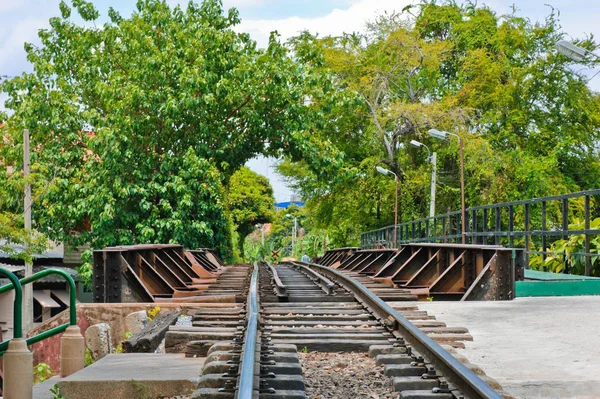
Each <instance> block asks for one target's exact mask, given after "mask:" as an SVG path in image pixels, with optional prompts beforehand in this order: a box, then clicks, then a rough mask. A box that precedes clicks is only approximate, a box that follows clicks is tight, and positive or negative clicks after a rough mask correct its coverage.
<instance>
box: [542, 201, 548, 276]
mask: <svg viewBox="0 0 600 399" xmlns="http://www.w3.org/2000/svg"><path fill="white" fill-rule="evenodd" d="M547 249H548V245H547V243H546V201H542V259H543V260H546V250H547ZM543 270H544V271H546V269H545V267H544V268H543Z"/></svg>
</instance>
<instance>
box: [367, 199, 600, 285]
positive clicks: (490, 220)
mask: <svg viewBox="0 0 600 399" xmlns="http://www.w3.org/2000/svg"><path fill="white" fill-rule="evenodd" d="M465 214H466V219H467V220H466V221H467V223H466V226H467V228H466V231H465V232H464V234H465V236H466V242H467V243H470V244H483V245H486V244H487V245H504V246H507V247H511V248H524V249H525V264H526V265H529V264H530V261H533V262H538V263H539V262H540V261H541V262H542V267H543V264H544V262H545V261H546V259H547V258H548V257H550V256H551V257H552V258H553V259H556V258H557V257H559V258H560V259H561V262H562V265H563V267H560V268H559V269H560V270H559V271H561V272H564V273H575V274H584V275H586V276H589V275H591V274H598V273H599V272H600V259H599V257H600V255H599V254H598V252H597V251H598V249H600V241H597V240H598V235H599V234H600V220H598V221H595V220H594V219H595V218H598V217H599V216H600V189H596V190H589V191H582V192H577V193H571V194H564V195H556V196H550V197H542V198H534V199H529V200H521V201H512V202H505V203H501V204H494V205H484V206H474V207H470V208H467V209H466V212H465ZM461 216H462V212H461V211H453V212H448V213H445V214H442V215H437V216H434V217H430V218H424V219H417V220H413V221H411V222H405V223H401V224H399V225H396V226H387V227H383V228H380V229H377V230H372V231H369V232H366V233H363V234H361V248H363V249H376V248H393V247H395V246H399V245H402V244H406V243H416V242H445V243H451V242H456V243H460V242H461V241H462V234H463V232H462V231H461V223H462V220H461ZM394 228H395V229H396V231H397V243H396V245H394V242H393V237H394ZM558 240H569V242H568V243H565V242H564V241H561V242H557V241H558ZM553 243H554V244H555V245H554V246H553ZM557 244H560V245H557ZM596 263H598V265H596Z"/></svg>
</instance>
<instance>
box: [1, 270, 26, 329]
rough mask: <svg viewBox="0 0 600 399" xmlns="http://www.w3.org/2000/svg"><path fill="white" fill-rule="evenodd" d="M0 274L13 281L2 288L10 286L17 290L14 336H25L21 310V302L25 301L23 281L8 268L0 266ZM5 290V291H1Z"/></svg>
mask: <svg viewBox="0 0 600 399" xmlns="http://www.w3.org/2000/svg"><path fill="white" fill-rule="evenodd" d="M0 275H2V276H4V277H6V278H8V279H9V280H10V281H11V284H7V285H4V286H2V287H0V290H1V289H2V288H4V287H10V289H13V288H14V290H15V303H14V305H13V337H15V338H22V337H23V324H22V311H21V303H22V302H23V289H22V288H21V282H20V281H19V279H18V278H17V276H15V274H14V273H13V272H10V271H8V270H6V269H3V268H1V267H0ZM1 292H4V291H1Z"/></svg>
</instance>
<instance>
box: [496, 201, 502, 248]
mask: <svg viewBox="0 0 600 399" xmlns="http://www.w3.org/2000/svg"><path fill="white" fill-rule="evenodd" d="M494 210H495V211H496V222H495V223H494V224H495V225H494V228H495V230H496V237H495V242H496V245H500V234H499V233H500V224H501V223H502V219H500V207H498V206H497V207H496V208H494Z"/></svg>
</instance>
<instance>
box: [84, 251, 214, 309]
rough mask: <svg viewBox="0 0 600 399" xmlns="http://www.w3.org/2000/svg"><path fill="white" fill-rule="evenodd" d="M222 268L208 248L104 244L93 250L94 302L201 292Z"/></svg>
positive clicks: (156, 298)
mask: <svg viewBox="0 0 600 399" xmlns="http://www.w3.org/2000/svg"><path fill="white" fill-rule="evenodd" d="M222 267H223V262H222V261H221V260H220V259H219V257H218V256H217V255H216V253H214V251H212V250H209V249H198V250H194V251H186V250H185V249H184V248H183V247H182V246H181V245H175V244H143V245H128V246H119V247H107V248H104V249H102V250H99V251H94V264H93V280H92V281H93V298H94V302H97V303H98V302H99V303H121V302H155V301H156V300H158V299H168V298H173V297H178V296H186V295H187V294H188V293H192V292H201V290H202V288H203V287H206V284H209V283H211V282H214V279H216V277H217V272H218V271H219V270H220V269H221V268H222Z"/></svg>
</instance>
